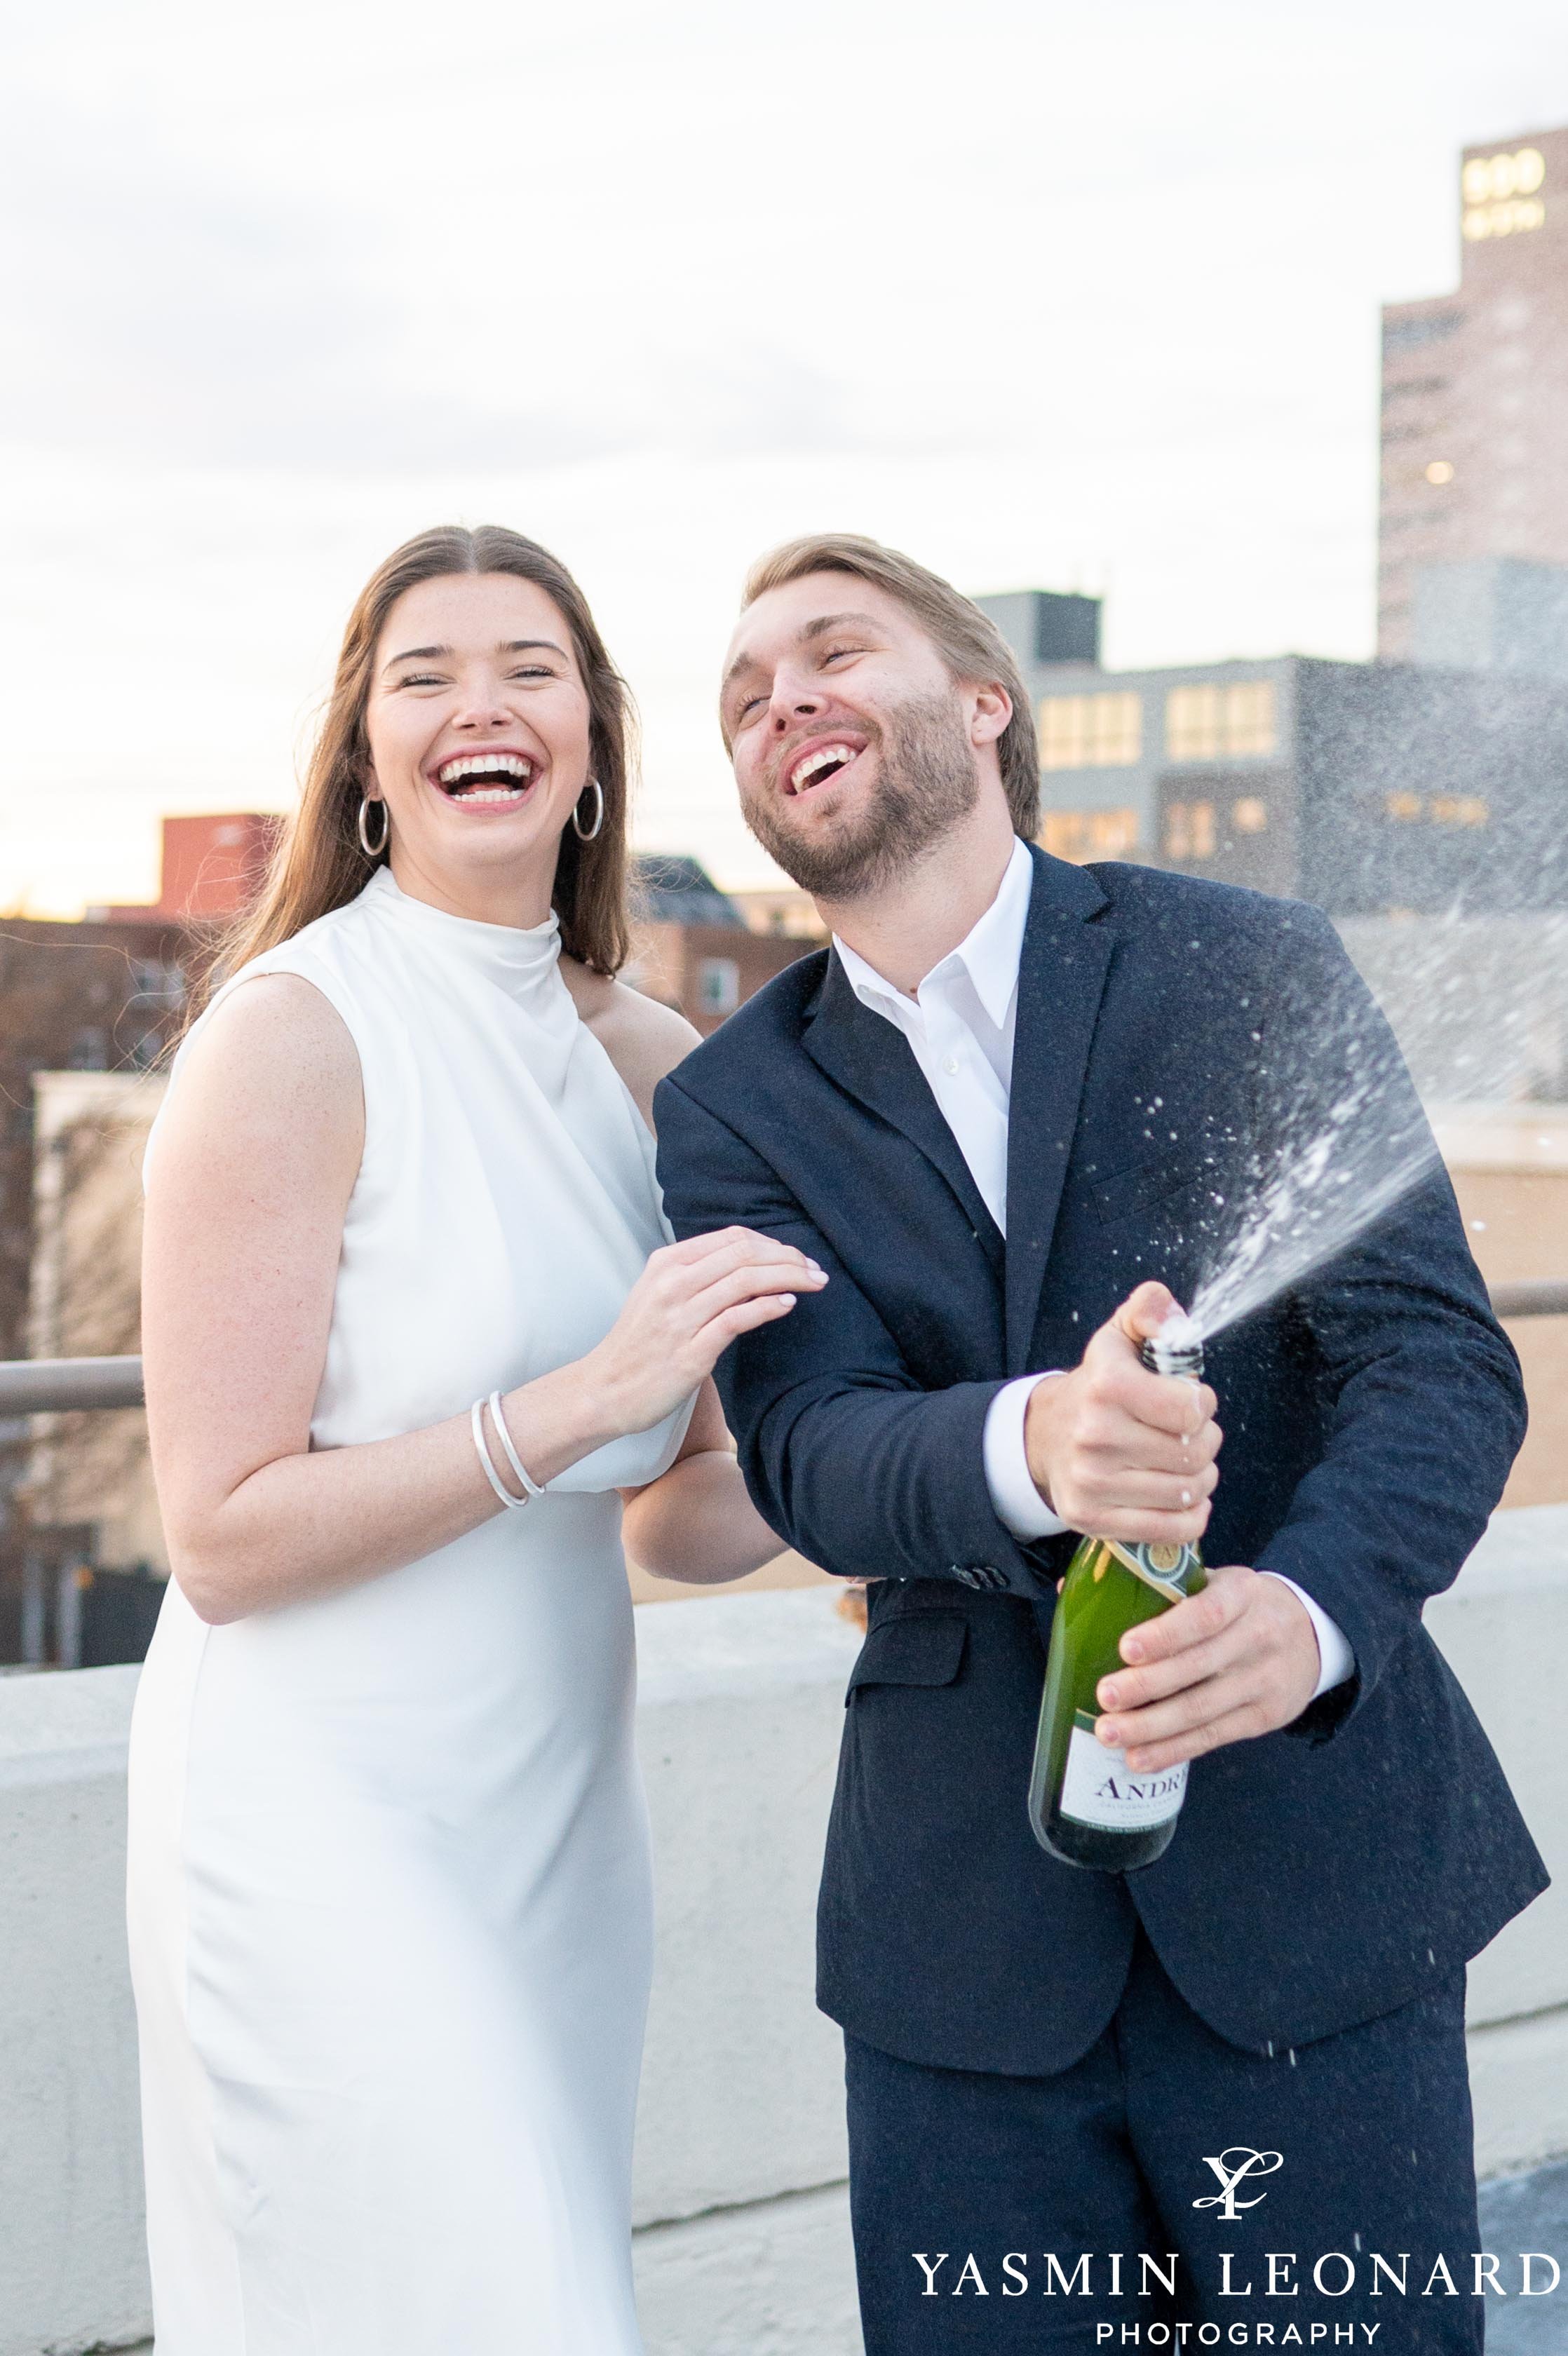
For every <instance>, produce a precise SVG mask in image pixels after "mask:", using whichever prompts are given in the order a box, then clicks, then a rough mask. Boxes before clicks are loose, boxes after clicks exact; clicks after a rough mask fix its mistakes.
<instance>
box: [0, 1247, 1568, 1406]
mask: <svg viewBox="0 0 1568 2356" xmlns="http://www.w3.org/2000/svg"><path fill="white" fill-rule="evenodd" d="M1491 1297H1492V1308H1493V1310H1494V1311H1495V1312H1496V1313H1497V1315H1498V1317H1500V1318H1502V1319H1503V1320H1504V1322H1505V1323H1507V1322H1509V1321H1510V1320H1512V1319H1514V1318H1516V1317H1568V1277H1556V1276H1544V1277H1541V1276H1532V1277H1526V1278H1524V1279H1523V1280H1521V1281H1520V1282H1519V1283H1517V1284H1494V1285H1493V1287H1492V1289H1491ZM143 1403H144V1402H143V1393H142V1362H141V1360H140V1358H0V1416H11V1415H53V1414H61V1413H69V1412H70V1410H71V1409H72V1408H109V1407H140V1406H142V1405H143Z"/></svg>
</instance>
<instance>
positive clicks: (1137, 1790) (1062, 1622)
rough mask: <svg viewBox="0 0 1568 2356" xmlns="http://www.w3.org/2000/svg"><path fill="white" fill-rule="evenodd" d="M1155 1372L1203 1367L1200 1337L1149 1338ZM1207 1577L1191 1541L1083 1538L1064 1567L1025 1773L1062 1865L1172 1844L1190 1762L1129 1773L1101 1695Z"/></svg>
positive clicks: (1112, 1868)
mask: <svg viewBox="0 0 1568 2356" xmlns="http://www.w3.org/2000/svg"><path fill="white" fill-rule="evenodd" d="M1142 1355H1143V1360H1144V1365H1146V1366H1147V1367H1148V1368H1149V1369H1150V1371H1151V1372H1152V1373H1154V1374H1157V1375H1186V1376H1192V1377H1194V1378H1195V1379H1196V1378H1197V1376H1201V1374H1202V1372H1203V1351H1202V1349H1201V1347H1200V1346H1199V1345H1198V1344H1197V1342H1196V1340H1193V1341H1188V1340H1187V1339H1185V1338H1184V1339H1183V1340H1181V1341H1180V1342H1174V1343H1167V1342H1164V1341H1162V1340H1161V1339H1160V1338H1159V1337H1157V1336H1156V1337H1155V1340H1153V1341H1148V1342H1145V1343H1144V1345H1143V1351H1142ZM1204 1584H1205V1580H1204V1571H1203V1560H1202V1557H1201V1556H1200V1555H1199V1553H1198V1551H1197V1547H1191V1546H1127V1545H1123V1544H1122V1541H1121V1540H1120V1539H1116V1538H1096V1537H1086V1538H1083V1539H1081V1540H1080V1541H1079V1547H1078V1549H1077V1551H1076V1553H1075V1554H1074V1556H1073V1558H1072V1560H1071V1562H1070V1563H1069V1566H1068V1574H1067V1578H1066V1580H1065V1581H1064V1582H1063V1586H1062V1590H1061V1593H1060V1594H1059V1595H1058V1598H1057V1608H1056V1616H1055V1618H1054V1620H1053V1621H1052V1622H1051V1649H1050V1655H1049V1658H1048V1659H1047V1664H1046V1689H1045V1693H1044V1695H1043V1696H1042V1697H1041V1700H1040V1723H1039V1730H1038V1732H1037V1734H1036V1738H1035V1764H1034V1772H1033V1773H1032V1775H1031V1776H1030V1779H1029V1823H1030V1826H1031V1828H1032V1829H1033V1832H1034V1835H1035V1838H1036V1840H1037V1841H1038V1842H1039V1844H1040V1847H1042V1848H1044V1849H1047V1850H1048V1851H1049V1852H1050V1854H1051V1856H1052V1857H1055V1858H1060V1859H1061V1860H1062V1862H1063V1863H1064V1864H1065V1865H1083V1866H1090V1867H1092V1868H1095V1869H1098V1870H1099V1871H1100V1872H1101V1873H1130V1872H1131V1871H1132V1870H1133V1868H1134V1867H1135V1866H1140V1865H1152V1864H1153V1863H1154V1861H1155V1858H1157V1857H1158V1856H1159V1855H1160V1854H1161V1852H1162V1851H1163V1850H1164V1849H1165V1848H1166V1847H1168V1846H1169V1843H1170V1839H1171V1836H1172V1834H1173V1833H1174V1832H1175V1831H1176V1818H1177V1816H1178V1815H1180V1813H1181V1804H1182V1802H1183V1800H1184V1799H1185V1798H1186V1796H1187V1768H1186V1766H1185V1765H1182V1766H1179V1767H1166V1768H1163V1769H1162V1770H1161V1771H1160V1772H1159V1773H1157V1774H1147V1773H1144V1774H1133V1772H1131V1770H1130V1769H1129V1768H1128V1765H1127V1761H1126V1757H1125V1755H1124V1753H1123V1752H1122V1751H1112V1750H1110V1749H1108V1748H1107V1747H1106V1745H1105V1744H1104V1743H1102V1742H1101V1741H1099V1740H1096V1737H1095V1732H1094V1728H1095V1722H1096V1720H1097V1719H1098V1718H1099V1715H1100V1708H1099V1704H1098V1703H1097V1702H1096V1700H1095V1691H1096V1688H1097V1687H1098V1686H1099V1684H1100V1680H1101V1677H1108V1676H1110V1675H1111V1673H1112V1670H1113V1669H1119V1668H1121V1667H1122V1665H1123V1664H1122V1651H1121V1645H1122V1637H1123V1636H1124V1635H1125V1634H1126V1633H1127V1631H1128V1629H1129V1628H1134V1627H1136V1626H1137V1624H1138V1622H1139V1621H1141V1620H1153V1619H1155V1618H1156V1617H1157V1616H1158V1614H1159V1613H1160V1612H1168V1611H1169V1610H1170V1608H1171V1606H1172V1604H1173V1603H1179V1602H1181V1601H1182V1600H1183V1598H1184V1597H1186V1596H1188V1595H1196V1594H1197V1592H1198V1590H1199V1589H1200V1588H1202V1587H1203V1586H1204Z"/></svg>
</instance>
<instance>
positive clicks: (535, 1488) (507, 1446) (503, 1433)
mask: <svg viewBox="0 0 1568 2356" xmlns="http://www.w3.org/2000/svg"><path fill="white" fill-rule="evenodd" d="M486 1405H487V1406H488V1407H489V1410H490V1421H491V1422H492V1423H493V1424H494V1425H495V1428H496V1438H497V1439H498V1440H499V1441H500V1444H501V1447H502V1449H503V1450H504V1451H505V1453H506V1461H507V1462H508V1463H509V1464H510V1466H511V1469H512V1471H513V1472H515V1473H516V1474H517V1477H518V1479H519V1481H520V1482H521V1484H522V1494H523V1495H524V1497H542V1496H543V1494H544V1490H545V1486H546V1485H547V1484H545V1483H541V1482H538V1481H536V1480H534V1478H533V1476H532V1473H531V1472H528V1470H527V1469H526V1467H525V1466H524V1464H523V1462H522V1459H521V1456H520V1455H519V1454H518V1452H517V1451H516V1449H515V1448H514V1447H513V1446H512V1444H511V1434H510V1431H509V1430H507V1428H506V1418H505V1416H504V1415H502V1413H501V1395H500V1393H499V1391H492V1392H491V1393H490V1396H489V1399H488V1400H487V1401H486Z"/></svg>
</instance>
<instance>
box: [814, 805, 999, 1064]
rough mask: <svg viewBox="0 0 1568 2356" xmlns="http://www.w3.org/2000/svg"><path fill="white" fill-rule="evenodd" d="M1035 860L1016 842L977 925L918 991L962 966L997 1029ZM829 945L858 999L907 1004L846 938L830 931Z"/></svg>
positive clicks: (901, 993) (891, 983) (943, 959)
mask: <svg viewBox="0 0 1568 2356" xmlns="http://www.w3.org/2000/svg"><path fill="white" fill-rule="evenodd" d="M1034 883H1035V862H1034V861H1033V860H1032V859H1031V858H1030V856H1029V849H1028V845H1027V844H1026V842H1024V841H1022V840H1019V841H1015V843H1014V845H1013V856H1012V857H1011V859H1009V861H1008V862H1007V864H1006V866H1005V867H1004V870H1003V872H1002V881H1001V883H1000V884H999V885H998V886H997V891H996V897H995V899H994V900H993V902H992V903H991V905H990V907H989V908H987V910H986V911H985V914H984V916H982V917H981V919H980V921H979V922H978V924H976V925H975V926H973V927H972V930H971V931H970V932H969V933H967V934H966V935H965V937H964V938H963V939H962V940H961V941H960V943H959V945H958V947H957V948H956V949H953V950H951V951H950V953H949V955H948V956H947V957H945V958H941V959H940V962H939V963H938V964H936V965H934V966H933V967H932V968H931V970H930V972H929V974H927V975H926V976H925V977H924V979H923V980H922V981H921V982H920V983H919V984H918V988H919V989H922V990H923V989H924V988H925V985H926V982H928V981H930V980H933V979H934V978H935V976H936V975H938V974H940V973H942V972H944V971H946V970H947V969H949V968H950V967H952V966H954V965H961V966H962V968H963V969H964V970H965V972H966V973H967V974H968V975H969V978H970V980H971V981H972V984H973V985H974V991H975V995H976V996H977V997H978V999H979V1000H980V1002H981V1004H982V1006H983V1007H984V1009H985V1012H986V1013H987V1014H988V1015H989V1016H990V1018H991V1020H992V1022H993V1023H994V1024H995V1025H996V1027H997V1029H998V1030H1001V1029H1002V1027H1003V1025H1004V1023H1005V1022H1006V1019H1007V1010H1008V1008H1009V1007H1010V1006H1011V1004H1012V1002H1013V993H1014V991H1015V990H1016V988H1017V986H1018V968H1019V965H1020V963H1021V962H1022V959H1023V955H1024V934H1025V931H1026V928H1027V926H1028V922H1029V898H1030V894H1031V893H1032V892H1033V890H1034ZM833 948H835V949H836V950H837V952H838V956H839V959H840V962H841V963H842V965H843V969H844V972H845V973H846V975H847V976H848V977H849V980H850V983H851V986H852V987H853V989H854V994H855V996H856V997H857V998H859V999H861V1000H862V1001H865V1002H866V1003H868V1004H869V1003H871V1002H872V1001H877V1002H878V1003H879V1004H880V1005H886V1004H888V1003H889V1002H891V1003H892V1004H893V1005H895V1006H898V1007H902V1008H908V1005H909V1001H908V998H906V997H905V995H904V993H903V991H901V990H899V989H898V988H897V986H896V984H894V983H893V982H891V981H889V980H887V979H886V975H884V974H880V973H878V972H877V970H876V968H875V966H873V965H868V964H867V963H866V961H865V958H863V957H861V956H860V955H859V954H858V952H857V951H856V950H854V949H852V948H850V946H849V944H848V942H847V941H842V940H840V938H839V937H838V935H837V934H836V933H835V934H834V935H833Z"/></svg>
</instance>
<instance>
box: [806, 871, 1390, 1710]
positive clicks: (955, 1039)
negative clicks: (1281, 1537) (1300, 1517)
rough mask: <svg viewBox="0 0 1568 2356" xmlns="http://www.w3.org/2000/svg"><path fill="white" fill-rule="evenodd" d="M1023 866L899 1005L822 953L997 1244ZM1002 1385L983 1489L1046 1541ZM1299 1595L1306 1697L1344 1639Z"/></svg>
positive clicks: (1003, 1511) (837, 945) (1019, 1404)
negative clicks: (980, 1207) (909, 1086)
mask: <svg viewBox="0 0 1568 2356" xmlns="http://www.w3.org/2000/svg"><path fill="white" fill-rule="evenodd" d="M1034 881H1035V868H1034V862H1033V861H1032V860H1031V858H1030V856H1029V853H1028V851H1027V850H1026V847H1025V845H1024V844H1023V843H1022V842H1021V841H1019V842H1015V844H1014V846H1013V856H1012V858H1011V859H1010V860H1009V861H1008V862H1007V865H1006V868H1005V870H1004V873H1003V877H1002V882H1001V884H1000V886H999V888H998V890H997V894H996V897H995V899H994V900H993V902H992V903H991V905H990V907H989V908H987V910H986V911H985V914H984V915H983V916H982V917H981V919H980V921H979V923H978V924H977V925H976V926H974V929H973V930H972V932H971V933H970V934H969V935H968V936H967V937H966V938H965V939H963V940H961V942H960V943H959V945H958V947H957V948H956V949H954V950H952V951H951V952H950V955H949V956H947V957H945V958H942V960H941V962H940V965H934V966H933V967H932V968H931V970H930V972H929V974H927V976H926V978H925V980H923V981H922V982H920V983H919V984H918V987H917V989H916V991H915V994H914V996H913V997H912V998H911V997H908V996H907V995H906V993H905V992H904V991H901V990H899V989H897V988H896V987H895V985H894V984H893V983H892V982H890V981H888V980H886V979H885V978H884V977H883V976H882V975H881V974H879V973H878V972H877V970H876V969H875V966H870V965H867V963H866V961H865V958H863V957H861V956H860V955H859V954H858V953H857V952H856V951H855V950H854V949H852V948H850V946H849V944H848V942H847V941H841V940H840V939H839V937H838V936H837V935H836V934H835V935H834V936H833V950H834V953H835V955H836V956H837V957H838V958H839V960H840V962H841V963H842V965H843V969H844V972H845V973H846V974H847V975H848V977H849V980H850V985H851V987H852V988H853V990H854V994H855V996H856V997H857V998H858V999H859V1000H860V1001H861V1004H862V1005H863V1006H868V1007H870V1009H871V1010H872V1012H873V1013H875V1014H880V1015H882V1016H883V1017H884V1019H885V1020H886V1021H887V1022H889V1023H893V1024H894V1025H895V1026H896V1028H897V1029H898V1030H900V1031H902V1033H904V1036H905V1037H906V1039H908V1042H909V1046H910V1050H911V1052H912V1053H913V1055H914V1057H915V1061H916V1062H917V1063H918V1066H919V1067H920V1070H921V1071H922V1073H923V1074H924V1075H925V1078H926V1082H927V1085H928V1086H929V1088H930V1091H931V1094H932V1096H933V1097H934V1098H936V1100H937V1108H938V1110H939V1111H940V1114H941V1116H942V1119H944V1120H945V1121H946V1122H947V1125H948V1127H949V1128H950V1130H951V1131H952V1133H953V1136H954V1138H955V1140H956V1141H957V1143H958V1148H959V1151H960V1152H961V1154H962V1155H963V1158H964V1160H965V1162H967V1163H968V1165H969V1173H970V1175H971V1177H972V1179H973V1180H974V1183H975V1185H976V1187H977V1188H978V1189H979V1192H980V1196H981V1200H982V1201H983V1203H984V1205H985V1207H986V1209H987V1210H988V1211H989V1212H990V1213H991V1215H992V1217H993V1219H994V1220H995V1222H996V1225H997V1226H998V1227H999V1228H1000V1230H1001V1232H1002V1234H1003V1236H1004V1237H1005V1235H1006V1233H1007V1119H1008V1112H1009V1108H1010V1106H1011V1101H1012V1089H1013V1034H1014V1032H1015V1028H1016V1025H1017V1019H1018V968H1019V964H1020V962H1021V960H1022V958H1023V954H1024V932H1025V927H1026V925H1027V923H1028V920H1029V898H1030V894H1031V893H1032V891H1033V889H1034ZM1059 1371H1060V1369H1059V1368H1048V1369H1042V1372H1041V1373H1040V1374H1036V1375H1025V1376H1021V1377H1020V1378H1019V1380H1017V1381H1016V1382H1011V1383H1006V1384H1004V1386H1003V1387H1002V1389H1001V1390H999V1391H998V1392H997V1394H996V1397H995V1398H993V1400H992V1402H991V1407H990V1410H989V1412H988V1413H987V1415H986V1419H985V1431H984V1438H983V1443H982V1445H983V1452H984V1465H985V1480H986V1485H987V1487H988V1488H989V1490H990V1492H991V1502H992V1504H993V1505H994V1506H995V1508H996V1515H997V1519H998V1520H999V1521H1000V1522H1002V1523H1003V1524H1004V1526H1005V1527H1006V1528H1007V1529H1009V1530H1011V1531H1012V1533H1013V1535H1014V1537H1016V1538H1020V1539H1024V1540H1028V1539H1030V1538H1042V1537H1055V1536H1056V1535H1057V1533H1058V1531H1061V1530H1065V1529H1066V1527H1067V1524H1066V1523H1065V1522H1064V1521H1063V1520H1061V1518H1060V1517H1059V1515H1056V1514H1053V1513H1052V1511H1051V1509H1050V1507H1049V1506H1048V1505H1047V1503H1046V1501H1045V1499H1044V1498H1043V1497H1042V1496H1041V1494H1040V1493H1039V1491H1038V1489H1037V1488H1036V1485H1035V1479H1034V1475H1033V1473H1032V1472H1030V1470H1029V1460H1028V1455H1027V1451H1026V1447H1025V1443H1024V1415H1025V1410H1026V1408H1027V1406H1028V1404H1029V1396H1030V1393H1031V1392H1032V1391H1033V1390H1034V1388H1035V1386H1036V1383H1038V1382H1040V1381H1041V1380H1042V1379H1043V1377H1044V1375H1045V1374H1047V1373H1055V1372H1059ZM1263 1575H1264V1577H1265V1578H1270V1579H1274V1578H1278V1579H1280V1580H1281V1584H1282V1585H1283V1586H1285V1587H1288V1588H1289V1589H1290V1590H1291V1593H1292V1594H1293V1595H1294V1596H1297V1597H1299V1599H1300V1601H1301V1602H1302V1603H1303V1605H1304V1606H1305V1610H1306V1613H1307V1616H1308V1618H1309V1619H1310V1620H1311V1622H1312V1628H1313V1633H1314V1635H1315V1636H1316V1639H1317V1653H1318V1660H1319V1664H1320V1671H1319V1676H1318V1680H1317V1686H1316V1691H1315V1693H1314V1696H1313V1698H1314V1699H1315V1700H1316V1697H1317V1695H1318V1694H1320V1693H1326V1692H1327V1691H1328V1689H1329V1687H1331V1686H1337V1685H1342V1684H1343V1683H1344V1681H1345V1679H1346V1678H1347V1677H1348V1676H1349V1675H1350V1674H1351V1672H1352V1670H1353V1669H1354V1667H1355V1665H1356V1662H1355V1655H1353V1654H1352V1652H1351V1650H1350V1646H1349V1644H1348V1640H1347V1638H1346V1636H1345V1633H1344V1631H1343V1630H1342V1629H1341V1628H1340V1627H1339V1626H1338V1625H1337V1622H1335V1621H1333V1620H1331V1619H1330V1618H1329V1616H1328V1614H1327V1612H1325V1611H1324V1610H1323V1608H1322V1606H1321V1605H1320V1604H1317V1603H1315V1602H1314V1601H1313V1599H1312V1597H1311V1596H1310V1595H1307V1594H1305V1593H1304V1591H1303V1590H1302V1589H1301V1588H1299V1587H1298V1586H1297V1585H1296V1583H1295V1581H1294V1579H1284V1578H1283V1576H1282V1574H1280V1573H1279V1572H1277V1571H1267V1572H1265V1573H1264V1574H1263Z"/></svg>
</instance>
